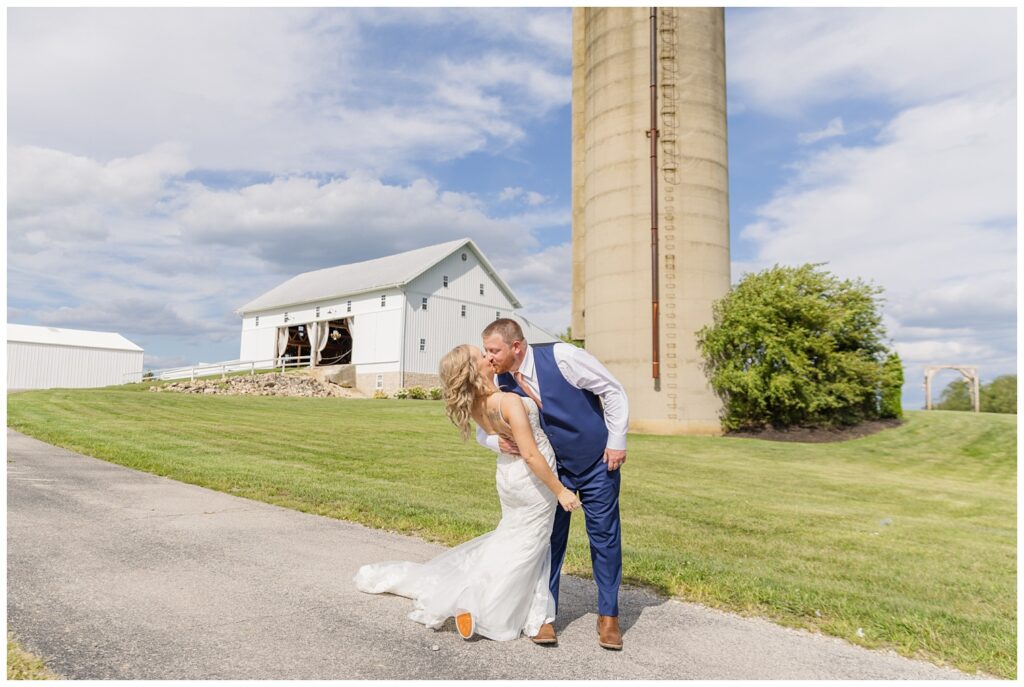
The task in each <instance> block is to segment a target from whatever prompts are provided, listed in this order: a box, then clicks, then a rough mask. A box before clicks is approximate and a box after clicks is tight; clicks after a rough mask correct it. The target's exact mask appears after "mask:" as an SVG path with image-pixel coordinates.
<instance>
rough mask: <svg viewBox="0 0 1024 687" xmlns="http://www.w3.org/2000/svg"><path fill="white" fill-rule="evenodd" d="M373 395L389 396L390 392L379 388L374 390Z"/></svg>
mask: <svg viewBox="0 0 1024 687" xmlns="http://www.w3.org/2000/svg"><path fill="white" fill-rule="evenodd" d="M373 397H374V398H387V397H388V392H386V391H384V389H377V390H376V391H374V392H373Z"/></svg>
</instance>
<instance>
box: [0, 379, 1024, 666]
mask: <svg viewBox="0 0 1024 687" xmlns="http://www.w3.org/2000/svg"><path fill="white" fill-rule="evenodd" d="M8 424H9V426H11V427H13V428H14V429H17V430H19V431H21V432H24V433H26V434H29V435H32V436H34V437H38V438H40V439H42V440H44V441H48V442H51V443H53V444H57V445H59V446H64V447H67V448H70V449H72V450H75V451H78V452H81V453H85V454H88V455H92V456H96V457H98V458H103V459H105V460H109V461H112V462H115V463H119V464H121V465H126V466H129V467H133V468H137V469H140V470H146V471H149V472H153V473H156V474H159V475H165V476H167V477H171V478H173V479H176V480H180V481H183V482H189V483H192V484H198V485H201V486H205V487H210V488H213V489H218V490H221V491H225V492H230V493H232V494H237V495H239V496H244V497H247V498H252V499H258V500H261V501H266V502H269V503H274V504H278V505H281V506H285V507H288V508H294V509H298V510H302V511H307V512H311V513H318V514H321V515H326V516H329V517H333V518H342V519H345V520H352V521H356V522H361V523H364V524H366V525H370V526H372V527H379V528H386V529H390V530H398V531H402V532H408V533H412V534H417V535H420V536H422V537H425V538H427V539H431V540H435V541H440V542H444V543H446V544H456V543H459V542H462V541H465V540H467V539H469V538H471V537H474V536H477V535H479V534H482V533H484V532H486V531H488V530H490V529H492V528H493V527H494V525H495V523H496V522H497V520H498V517H499V507H498V502H497V496H496V494H495V491H494V484H493V475H494V460H493V457H492V455H491V454H490V453H489V452H487V451H486V450H484V449H482V448H480V447H479V446H477V445H476V443H474V442H472V441H471V442H470V443H468V444H463V443H462V442H461V441H460V440H459V438H458V435H457V432H456V430H455V429H454V428H453V427H451V426H450V425H449V424H448V422H447V420H446V419H445V417H444V413H443V410H442V406H441V404H440V403H437V402H429V401H395V400H388V401H376V400H347V399H305V398H273V397H245V396H196V395H189V394H174V393H166V392H165V393H161V394H156V393H146V392H145V386H141V385H140V386H134V387H110V388H107V389H98V390H51V391H38V392H23V393H18V394H12V395H10V396H9V397H8ZM629 442H630V443H629V450H630V453H629V460H628V462H627V463H626V466H625V467H624V474H623V481H622V494H621V509H622V520H623V541H624V551H623V553H624V561H623V565H624V569H623V577H624V579H625V581H626V582H631V583H639V584H643V585H647V586H649V587H651V588H653V589H655V590H658V591H659V592H662V593H665V594H669V595H673V596H676V597H678V598H682V599H687V600H692V601H698V602H700V603H703V604H707V605H711V606H716V607H719V608H723V609H728V610H733V611H739V612H741V613H749V614H756V615H761V616H766V617H769V618H772V619H774V620H775V621H777V622H779V623H782V624H785V625H791V626H795V627H806V628H811V629H816V630H818V631H821V632H824V633H827V634H831V635H835V636H838V637H843V638H844V639H847V640H849V641H851V642H855V643H857V644H861V645H864V646H868V647H891V648H893V649H895V650H897V651H899V652H900V653H902V654H904V655H907V656H917V657H923V658H928V659H930V660H933V661H936V662H941V663H947V664H950V665H954V666H956V667H959V668H961V669H964V670H967V671H974V670H982V671H985V672H988V673H991V674H994V675H998V676H1001V677H1007V678H1009V677H1015V676H1016V672H1017V668H1016V665H1017V654H1016V644H1017V641H1016V626H1017V622H1016V551H1017V550H1016V453H1017V438H1016V417H1015V416H1005V415H992V414H982V415H975V414H971V413H954V412H942V411H933V412H928V413H925V412H911V413H909V414H908V418H907V422H906V424H904V425H903V426H902V427H899V428H896V429H891V430H887V431H885V432H882V433H880V434H876V435H873V436H870V437H866V438H863V439H858V440H855V441H850V442H846V443H841V444H792V443H788V444H787V443H773V442H767V441H760V440H754V439H735V438H707V437H657V436H646V435H631V436H630V439H629ZM582 521H583V519H582V517H576V518H574V524H573V528H574V529H573V532H572V534H571V536H570V546H569V551H568V554H567V557H566V570H567V571H568V572H571V573H574V574H579V575H589V571H590V557H589V552H588V548H587V539H586V533H585V531H584V529H583V526H582V525H583V522H582ZM858 630H859V631H858ZM861 635H863V636H861Z"/></svg>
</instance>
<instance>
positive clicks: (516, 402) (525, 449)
mask: <svg viewBox="0 0 1024 687" xmlns="http://www.w3.org/2000/svg"><path fill="white" fill-rule="evenodd" d="M498 410H499V411H500V412H501V415H502V417H503V418H505V421H506V422H508V425H509V427H511V428H512V438H513V439H514V440H515V442H516V444H517V445H518V447H519V454H520V455H521V456H522V457H523V460H525V461H526V464H527V465H528V466H529V467H530V469H531V470H533V474H535V475H537V477H538V478H540V481H541V482H543V483H544V485H545V486H546V487H547V488H548V489H550V490H551V493H553V494H554V495H555V496H557V497H558V502H559V503H560V504H562V508H564V509H565V510H567V511H571V510H574V509H576V508H579V506H580V500H579V498H578V497H577V496H576V494H574V493H573V492H571V491H570V490H569V489H567V488H566V487H565V485H564V484H562V483H561V482H560V481H559V479H558V475H556V474H555V473H554V472H553V471H552V470H551V466H549V465H548V462H547V461H546V460H545V459H544V456H542V455H541V453H540V449H538V448H537V443H536V442H535V441H534V440H533V429H531V428H530V420H529V417H527V415H526V408H525V407H524V406H523V402H522V400H521V399H520V398H519V396H516V395H515V394H502V395H501V398H500V399H499V400H498Z"/></svg>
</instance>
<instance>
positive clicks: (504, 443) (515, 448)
mask: <svg viewBox="0 0 1024 687" xmlns="http://www.w3.org/2000/svg"><path fill="white" fill-rule="evenodd" d="M498 448H500V449H501V452H502V453H504V454H505V455H509V456H518V455H519V444H517V443H516V442H514V441H512V440H511V439H506V438H505V437H498Z"/></svg>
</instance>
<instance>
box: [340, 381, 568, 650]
mask: <svg viewBox="0 0 1024 687" xmlns="http://www.w3.org/2000/svg"><path fill="white" fill-rule="evenodd" d="M523 403H524V404H525V407H526V410H527V413H528V416H529V419H530V427H531V428H532V429H533V438H534V441H536V442H537V448H538V449H540V453H541V455H543V456H544V457H545V458H546V459H547V461H548V465H550V466H551V469H552V470H555V454H554V451H553V450H552V448H551V444H550V443H549V442H548V438H547V435H545V434H544V432H543V430H541V428H540V417H539V413H538V411H537V406H536V404H535V403H534V402H533V400H532V399H529V398H523ZM495 481H496V483H497V489H498V497H499V499H500V500H501V522H499V523H498V527H497V529H495V530H494V531H493V532H488V533H487V534H484V535H482V536H480V537H477V538H476V539H473V540H470V541H468V542H466V543H464V544H462V545H460V546H456V547H455V548H453V549H450V550H448V551H445V552H444V553H442V554H441V555H439V556H437V557H436V558H434V559H433V560H431V561H429V562H427V563H413V562H408V561H393V562H386V563H374V564H371V565H364V566H363V567H361V568H360V569H359V572H358V573H357V574H356V576H355V578H354V581H355V584H356V587H357V588H358V589H359V590H360V591H363V592H368V593H370V594H381V593H385V592H386V593H390V594H398V595H399V596H405V597H409V598H410V599H413V601H414V602H415V603H414V607H415V610H413V612H412V613H410V614H409V618H410V619H411V620H415V621H416V622H419V623H423V624H424V625H426V626H427V627H430V628H433V629H435V630H436V629H439V628H440V627H441V626H442V625H443V624H444V622H445V620H447V619H448V618H450V617H452V616H454V615H455V614H456V612H461V611H469V612H470V613H472V614H473V619H474V621H475V623H476V634H479V635H482V636H484V637H488V638H490V639H495V640H509V639H516V638H518V637H519V635H520V633H524V634H526V635H527V636H528V637H532V636H534V635H535V634H537V631H538V630H539V629H540V626H541V625H543V624H544V623H550V622H552V621H553V620H554V618H555V600H554V598H553V597H552V596H551V591H550V589H549V587H548V582H549V577H550V573H551V543H550V541H551V528H552V525H553V522H554V515H555V508H556V507H558V500H557V498H556V497H555V495H554V494H552V493H551V490H550V489H548V488H547V487H546V486H544V483H543V482H541V481H540V479H538V478H537V476H536V475H534V474H533V471H532V470H530V468H529V466H528V465H527V463H526V461H525V460H523V459H522V458H520V457H519V456H511V455H505V454H501V455H499V456H498V469H497V474H496V476H495Z"/></svg>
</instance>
